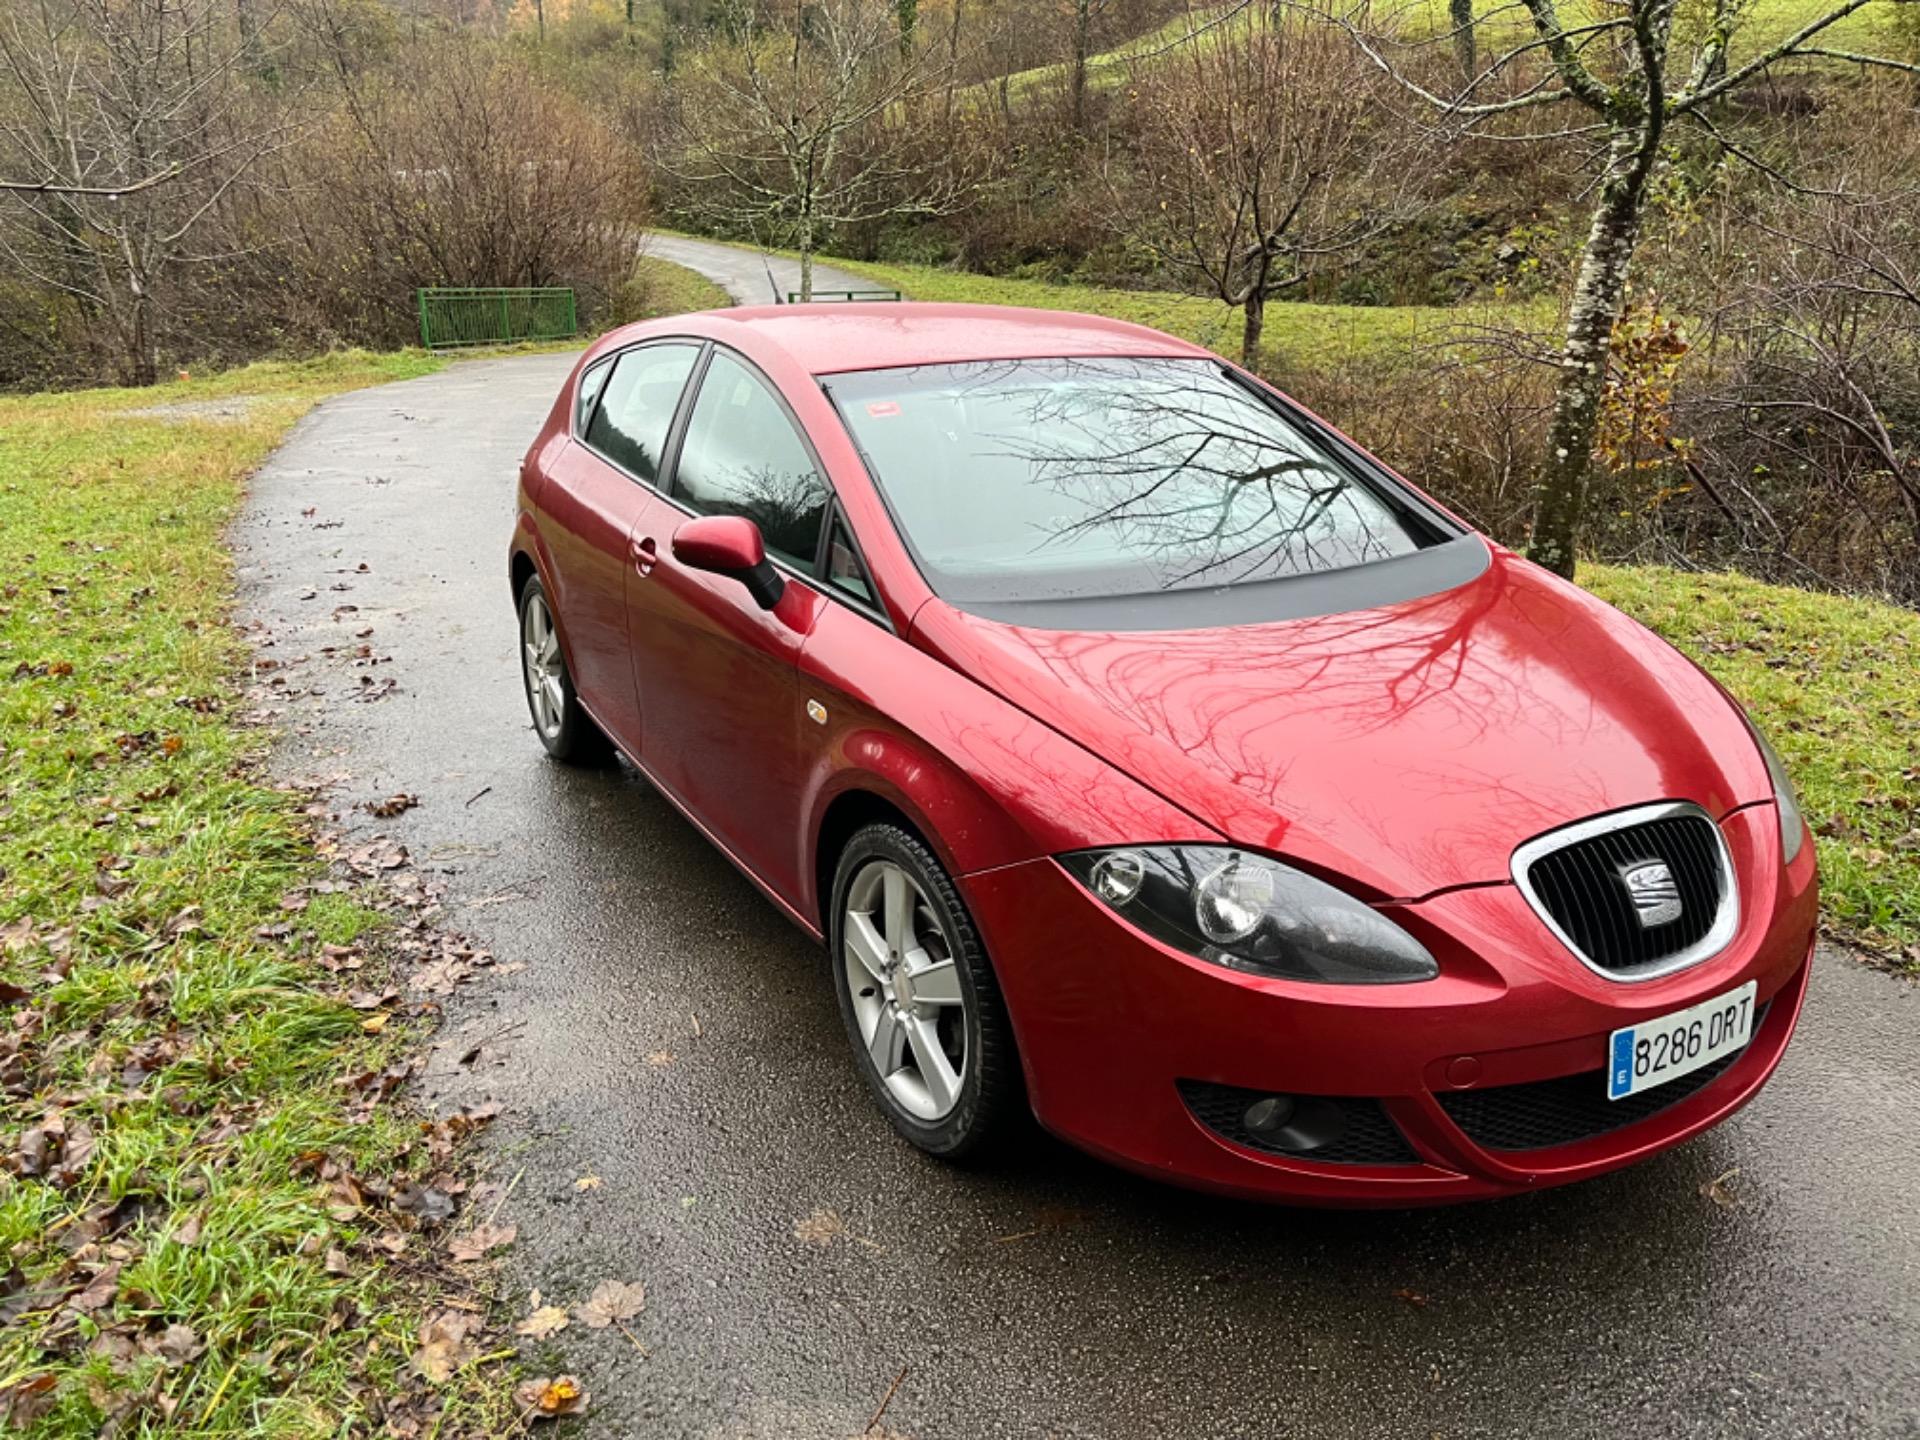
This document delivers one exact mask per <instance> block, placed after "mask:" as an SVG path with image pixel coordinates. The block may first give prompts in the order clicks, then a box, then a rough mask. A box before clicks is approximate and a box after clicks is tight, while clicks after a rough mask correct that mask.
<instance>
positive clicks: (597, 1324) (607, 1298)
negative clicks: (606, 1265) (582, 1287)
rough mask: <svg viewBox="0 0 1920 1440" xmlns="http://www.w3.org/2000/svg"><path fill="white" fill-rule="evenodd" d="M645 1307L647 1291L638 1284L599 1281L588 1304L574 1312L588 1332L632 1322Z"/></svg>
mask: <svg viewBox="0 0 1920 1440" xmlns="http://www.w3.org/2000/svg"><path fill="white" fill-rule="evenodd" d="M646 1306H647V1291H646V1287H645V1286H644V1285H641V1284H639V1283H638V1282H633V1283H629V1282H627V1281H624V1280H602V1281H601V1282H600V1283H599V1284H598V1285H596V1286H594V1289H593V1294H591V1295H589V1296H588V1297H587V1303H586V1304H584V1305H582V1306H580V1307H579V1308H578V1309H576V1310H575V1311H574V1312H573V1313H574V1314H575V1315H577V1316H579V1317H580V1323H581V1324H583V1325H585V1326H586V1327H587V1328H588V1329H589V1330H605V1329H606V1328H607V1327H608V1326H609V1325H616V1324H618V1323H620V1322H621V1321H623V1320H631V1319H633V1317H634V1316H636V1315H638V1314H639V1313H640V1312H641V1311H642V1310H644V1309H646Z"/></svg>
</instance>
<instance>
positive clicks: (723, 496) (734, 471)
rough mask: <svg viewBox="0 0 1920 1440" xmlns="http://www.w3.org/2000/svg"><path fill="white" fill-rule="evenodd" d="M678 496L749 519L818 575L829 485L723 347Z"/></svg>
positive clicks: (685, 450)
mask: <svg viewBox="0 0 1920 1440" xmlns="http://www.w3.org/2000/svg"><path fill="white" fill-rule="evenodd" d="M673 494H674V496H675V498H677V499H679V500H680V501H682V502H683V503H685V504H686V505H689V506H691V507H692V508H693V509H694V510H697V511H698V512H699V513H700V514H702V515H744V516H746V517H747V519H749V520H751V521H753V522H754V523H755V524H756V525H758V526H759V527H760V535H761V538H762V539H763V540H765V542H766V546H767V549H768V550H769V551H770V552H771V553H773V554H775V555H777V556H779V557H780V558H781V559H782V560H784V561H786V562H787V563H788V564H789V565H792V566H794V567H795V568H796V569H798V570H800V571H802V572H803V573H805V574H809V575H811V574H812V573H813V567H814V554H815V552H816V551H817V550H818V548H819V544H820V527H821V525H822V524H823V523H824V521H825V518H826V513H827V501H828V499H829V492H828V490H827V482H826V481H825V480H824V479H822V478H821V475H820V472H819V471H818V470H816V469H814V465H813V458H812V456H811V455H809V454H808V452H807V448H806V446H805V445H803V444H801V443H800V436H799V435H798V434H797V433H796V432H795V430H794V428H793V422H792V421H791V420H789V419H788V418H787V412H786V411H785V409H783V408H782V406H781V404H780V402H779V401H778V400H776V399H775V398H774V397H773V394H772V393H771V392H770V391H769V390H768V389H767V387H766V385H765V383H764V382H763V381H762V380H761V379H760V377H759V376H757V375H755V374H754V373H753V372H752V371H751V370H749V369H747V367H746V366H745V365H743V364H741V363H740V362H739V361H738V360H735V359H734V358H733V357H732V356H730V355H728V354H727V353H726V352H725V351H722V350H716V351H715V352H714V354H713V358H712V360H711V361H709V362H708V364H707V373H706V376H705V378H704V379H702V380H701V382H700V393H699V395H698V396H697V397H695V399H694V402H693V414H692V415H691V416H690V417H689V419H688V421H687V435H686V439H685V440H684V441H683V442H682V443H681V446H680V459H679V461H678V463H677V464H676V465H675V467H674V476H673Z"/></svg>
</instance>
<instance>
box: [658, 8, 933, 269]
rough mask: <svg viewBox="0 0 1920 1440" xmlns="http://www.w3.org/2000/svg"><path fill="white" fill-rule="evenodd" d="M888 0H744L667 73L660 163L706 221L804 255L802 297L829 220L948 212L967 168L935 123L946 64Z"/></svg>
mask: <svg viewBox="0 0 1920 1440" xmlns="http://www.w3.org/2000/svg"><path fill="white" fill-rule="evenodd" d="M900 16H901V12H900V11H899V10H898V9H896V7H895V4H894V3H892V0H812V3H806V0H792V3H790V4H788V5H785V6H782V7H781V8H780V11H779V12H778V13H775V11H774V9H773V7H772V6H771V5H770V4H766V3H762V0H750V3H748V4H746V5H745V6H744V7H743V10H742V12H741V15H740V17H739V23H738V25H737V26H736V28H735V29H734V30H733V31H732V32H731V33H730V34H726V35H722V36H720V37H717V38H716V39H714V40H712V41H710V42H709V43H708V44H707V45H706V46H705V48H703V49H702V50H701V51H700V52H699V53H698V54H697V55H696V56H694V57H693V58H692V59H691V60H690V61H688V62H687V63H686V64H685V66H684V67H683V68H682V70H681V71H680V72H679V73H677V74H676V75H675V77H674V86H673V92H672V94H671V96H670V97H669V101H668V106H667V123H666V127H665V144H664V147H663V154H662V156H661V166H662V168H663V169H664V170H666V171H667V172H668V173H669V174H671V175H673V176H674V177H675V178H676V179H679V180H680V181H682V182H683V183H684V184H685V185H686V186H687V187H688V189H687V201H688V204H689V205H690V206H691V208H692V209H693V210H694V211H695V212H696V213H698V214H699V215H700V216H701V217H702V218H704V219H706V220H708V221H710V222H712V223H717V224H719V225H722V226H725V227H728V228H735V229H745V230H747V231H749V232H750V233H752V234H754V235H756V236H759V237H761V238H763V239H768V240H773V241H776V242H785V243H789V244H791V245H792V246H793V247H794V248H795V249H797V250H798V251H799V252H800V298H801V299H802V300H810V299H811V298H812V297H813V257H814V252H815V251H816V250H817V249H818V248H819V245H820V242H821V241H822V240H823V239H824V238H825V237H826V236H827V235H828V234H830V233H831V232H832V231H833V230H834V229H835V228H836V227H839V226H843V225H854V224H862V223H867V222H871V221H876V220H884V219H887V218H889V217H894V216H906V215H933V214H940V213H943V212H945V211H948V210H951V209H952V208H954V207H955V206H956V205H957V204H959V203H960V201H961V199H962V198H963V197H964V196H965V195H966V194H967V193H968V191H969V189H970V186H971V181H970V179H969V178H968V172H967V169H966V167H965V165H964V164H962V163H959V162H958V161H957V160H956V158H955V157H954V156H952V155H951V154H950V153H947V151H948V148H949V147H948V146H947V145H946V142H945V138H944V137H943V136H942V135H941V134H940V133H939V129H938V115H939V106H938V97H939V95H940V91H941V85H940V82H941V77H942V75H943V73H944V69H945V66H946V64H947V63H948V62H947V61H946V59H945V58H944V55H943V53H942V52H943V50H944V47H943V46H942V45H941V44H940V43H939V41H938V39H937V37H936V38H935V39H933V40H932V41H931V42H929V39H928V37H926V36H925V35H924V34H923V33H922V32H923V31H924V29H925V27H921V26H916V27H915V28H914V29H913V30H911V31H906V30H903V29H902V27H901V23H900Z"/></svg>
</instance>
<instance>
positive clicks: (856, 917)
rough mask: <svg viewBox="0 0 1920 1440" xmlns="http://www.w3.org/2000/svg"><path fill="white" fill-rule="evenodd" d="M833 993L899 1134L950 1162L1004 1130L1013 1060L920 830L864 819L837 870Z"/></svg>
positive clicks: (955, 903) (997, 1009)
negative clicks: (869, 822) (918, 833)
mask: <svg viewBox="0 0 1920 1440" xmlns="http://www.w3.org/2000/svg"><path fill="white" fill-rule="evenodd" d="M833 893H834V904H833V912H832V913H833V933H832V935H831V936H830V937H829V940H830V944H831V949H832V955H833V967H832V968H833V979H834V989H835V991H836V992H837V994H838V996H839V1000H840V1013H841V1017H842V1018H843V1019H844V1020H845V1022H846V1027H847V1038H848V1039H849V1040H850V1041H852V1043H853V1049H854V1058H855V1063H856V1064H857V1065H858V1066H859V1068H860V1071H861V1074H862V1075H864V1076H865V1077H866V1080H867V1084H868V1087H869V1088H870V1089H871V1090H872V1091H873V1093H874V1095H875V1098H877V1099H878V1100H879V1101H880V1105H881V1108H882V1109H884V1110H885V1111H886V1113H887V1118H888V1119H889V1120H891V1121H892V1122H893V1127H894V1129H896V1130H898V1131H899V1132H900V1133H901V1134H902V1135H903V1136H905V1137H906V1138H907V1139H908V1140H911V1141H912V1142H913V1143H914V1144H915V1145H917V1146H919V1147H920V1148H921V1149H922V1150H925V1151H927V1152H928V1153H929V1154H933V1155H939V1156H942V1157H945V1158H948V1159H958V1158H960V1157H962V1156H966V1155H972V1154H976V1153H978V1152H979V1151H980V1150H982V1149H983V1148H984V1147H986V1146H988V1145H989V1144H991V1143H993V1142H997V1141H998V1140H1000V1139H1001V1138H1003V1136H1004V1135H1005V1133H1006V1132H1007V1131H1009V1130H1010V1129H1012V1120H1013V1116H1014V1113H1015V1112H1016V1110H1017V1101H1018V1099H1019V1095H1020V1089H1021V1086H1020V1070H1019V1059H1018V1057H1017V1056H1016V1055H1015V1053H1014V1046H1013V1032H1012V1028H1011V1027H1010V1026H1009V1025H1008V1023H1007V1016H1006V1007H1005V1005H1004V1004H1003V1003H1002V1001H1001V998H1000V987H999V986H998V984H997V983H996V982H995V980H994V975H993V968H992V966H991V965H990V964H989V963H988V960H987V956H986V950H985V948H984V947H983V946H982V945H981V943H980V936H979V933H978V932H977V931H976V930H975V929H974V927H973V920H972V918H971V917H970V916H969V915H968V914H967V911H966V906H965V905H964V904H962V903H961V900H960V894H959V891H958V890H956V889H955V888H954V884H953V881H952V880H951V879H950V878H949V877H948V875H947V872H946V871H945V870H944V869H943V868H942V867H941V865H940V862H939V861H938V860H937V859H936V858H935V857H934V855H933V853H932V852H931V851H930V850H928V849H927V847H926V846H925V845H924V844H922V843H921V841H920V840H919V839H918V837H916V836H914V835H912V834H909V833H908V832H907V831H906V830H904V829H902V828H900V827H899V826H896V825H887V824H876V825H869V826H867V827H866V828H865V829H863V830H860V831H859V832H857V833H856V834H855V835H854V836H853V838H852V839H851V840H849V841H848V842H847V847H846V849H845V850H844V851H843V852H842V853H841V856H840V863H839V865H838V867H837V869H836V872H835V878H834V892H833Z"/></svg>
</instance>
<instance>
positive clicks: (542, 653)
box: [518, 575, 613, 765]
mask: <svg viewBox="0 0 1920 1440" xmlns="http://www.w3.org/2000/svg"><path fill="white" fill-rule="evenodd" d="M518 611H519V616H520V683H521V687H522V688H523V689H524V690H525V691H526V696H527V713H528V714H529V715H530V716H532V718H533V733H534V734H536V735H538V736H539V737H540V743H541V744H542V745H544V746H546V747H547V753H548V754H549V755H551V756H552V757H553V758H554V759H556V760H559V761H562V762H564V763H566V764H568V765H604V764H606V763H607V762H608V761H609V760H611V759H612V758H613V742H612V741H610V740H608V739H607V737H606V734H605V733H604V732H603V731H602V730H601V729H600V727H599V726H598V725H596V724H594V723H593V717H592V716H591V715H589V714H587V712H586V710H585V709H584V708H582V706H581V704H580V697H579V695H578V694H576V693H575V691H574V688H573V676H572V675H571V674H569V673H568V671H567V657H566V655H565V653H564V652H563V651H562V650H561V648H560V632H559V630H558V629H557V628H556V627H555V625H554V623H553V610H552V608H551V607H550V606H549V605H548V604H547V592H546V590H545V588H544V587H543V586H542V585H541V584H540V577H539V576H537V575H529V576H528V577H527V583H526V584H525V585H523V586H521V587H520V603H519V607H518Z"/></svg>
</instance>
